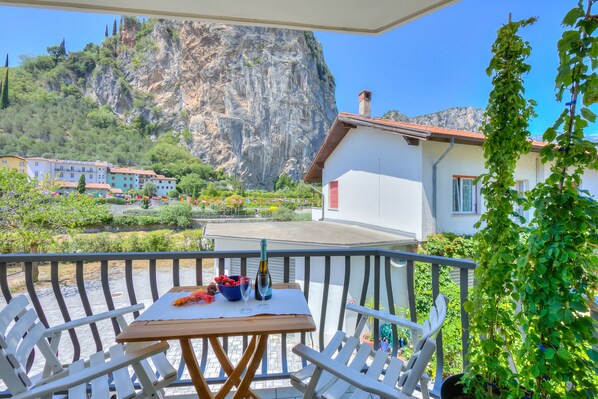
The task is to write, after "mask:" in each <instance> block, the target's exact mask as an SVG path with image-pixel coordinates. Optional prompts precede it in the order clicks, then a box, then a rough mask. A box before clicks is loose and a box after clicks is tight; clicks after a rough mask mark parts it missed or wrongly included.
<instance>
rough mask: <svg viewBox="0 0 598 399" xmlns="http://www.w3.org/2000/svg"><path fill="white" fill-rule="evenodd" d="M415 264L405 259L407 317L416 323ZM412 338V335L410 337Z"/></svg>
mask: <svg viewBox="0 0 598 399" xmlns="http://www.w3.org/2000/svg"><path fill="white" fill-rule="evenodd" d="M414 278H415V265H414V264H413V261H412V260H408V261H407V295H408V298H409V317H410V318H411V321H413V322H415V323H417V311H416V308H415V279H414ZM412 339H413V337H412Z"/></svg>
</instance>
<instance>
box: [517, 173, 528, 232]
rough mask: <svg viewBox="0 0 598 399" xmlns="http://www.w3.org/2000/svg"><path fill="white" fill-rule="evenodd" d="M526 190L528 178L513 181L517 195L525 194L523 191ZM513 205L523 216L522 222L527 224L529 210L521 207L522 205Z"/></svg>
mask: <svg viewBox="0 0 598 399" xmlns="http://www.w3.org/2000/svg"><path fill="white" fill-rule="evenodd" d="M528 190H529V180H516V181H515V191H517V194H518V195H519V197H523V196H525V192H526V191H528ZM515 206H516V207H517V209H516V211H517V213H518V214H520V215H521V216H523V217H524V218H525V223H524V224H527V222H529V210H525V209H523V205H517V204H515Z"/></svg>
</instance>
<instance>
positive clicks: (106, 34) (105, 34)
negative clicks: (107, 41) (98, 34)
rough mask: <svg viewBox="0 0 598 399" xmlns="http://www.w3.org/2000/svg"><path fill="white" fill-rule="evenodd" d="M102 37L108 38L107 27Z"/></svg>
mask: <svg viewBox="0 0 598 399" xmlns="http://www.w3.org/2000/svg"><path fill="white" fill-rule="evenodd" d="M104 37H108V25H106V30H105V31H104Z"/></svg>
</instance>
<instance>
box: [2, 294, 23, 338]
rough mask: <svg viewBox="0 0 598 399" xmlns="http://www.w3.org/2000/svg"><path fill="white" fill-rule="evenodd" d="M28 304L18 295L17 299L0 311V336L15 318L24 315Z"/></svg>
mask: <svg viewBox="0 0 598 399" xmlns="http://www.w3.org/2000/svg"><path fill="white" fill-rule="evenodd" d="M28 303H29V302H28V301H27V298H26V297H25V296H24V295H19V296H18V297H16V298H13V299H12V300H11V301H10V302H9V303H8V305H6V306H5V307H4V309H2V310H1V311H0V334H2V335H5V333H6V330H7V329H8V326H9V325H10V323H12V322H13V321H14V320H15V318H17V317H19V316H21V315H22V314H23V313H25V311H26V310H27V305H28Z"/></svg>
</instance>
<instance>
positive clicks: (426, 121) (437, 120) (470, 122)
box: [382, 107, 484, 132]
mask: <svg viewBox="0 0 598 399" xmlns="http://www.w3.org/2000/svg"><path fill="white" fill-rule="evenodd" d="M382 118H384V119H392V120H395V121H399V122H409V123H415V124H418V125H426V126H437V127H444V128H447V129H457V130H466V131H469V132H479V131H480V128H481V126H482V122H483V120H484V110H483V109H478V108H473V107H455V108H448V109H445V110H443V111H440V112H435V113H432V114H425V115H420V116H415V117H412V118H411V117H408V116H407V115H405V114H402V113H401V112H399V111H396V110H393V111H388V112H386V113H385V114H384V115H382Z"/></svg>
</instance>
